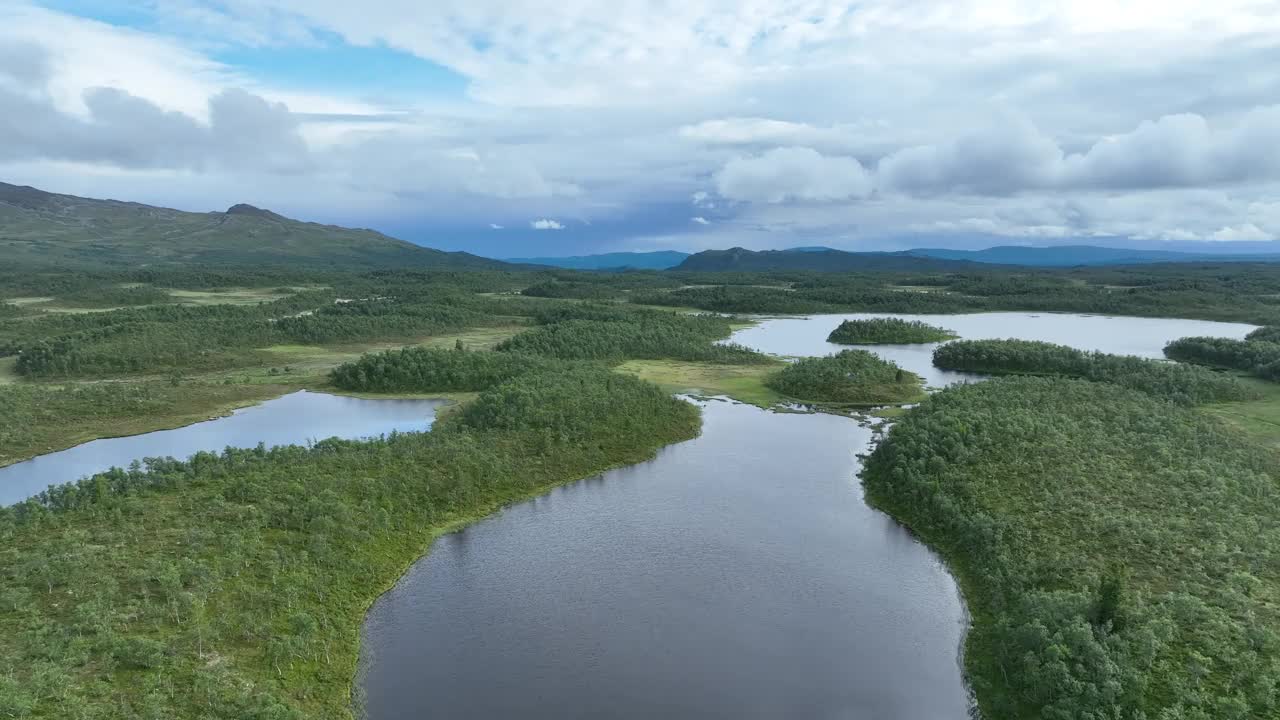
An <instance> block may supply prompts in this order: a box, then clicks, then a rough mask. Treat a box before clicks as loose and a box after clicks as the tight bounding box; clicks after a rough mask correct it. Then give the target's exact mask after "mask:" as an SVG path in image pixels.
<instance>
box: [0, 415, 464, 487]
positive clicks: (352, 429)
mask: <svg viewBox="0 0 1280 720" xmlns="http://www.w3.org/2000/svg"><path fill="white" fill-rule="evenodd" d="M441 404H442V401H439V400H366V399H363V398H353V397H344V396H341V395H328V394H324V393H313V392H307V391H305V390H303V391H300V392H295V393H291V394H289V395H285V396H283V397H279V398H276V399H274V400H268V401H267V402H264V403H262V404H260V405H254V406H252V407H246V408H241V409H239V410H236V411H235V412H233V413H231V414H230V415H227V416H226V417H221V418H216V419H214V420H207V421H205V422H199V423H195V424H194V425H187V426H185V427H180V428H176V429H173V430H160V431H157V432H150V433H144V434H142V435H130V436H127V437H119V438H104V439H102V440H93V441H91V442H87V443H84V444H82V445H77V446H75V447H72V448H68V449H66V450H63V451H61V452H54V453H49V454H47V455H40V456H39V457H36V458H33V459H31V460H27V461H25V462H20V463H14V464H13V465H9V466H7V467H3V468H0V505H11V504H13V503H15V502H20V501H22V500H25V499H26V498H28V497H31V496H32V495H36V494H38V493H40V492H41V491H43V490H44V489H45V488H47V487H49V486H50V485H59V484H62V483H66V482H72V481H75V480H78V479H80V478H82V477H86V476H89V475H93V474H95V473H99V472H102V471H104V470H108V469H110V468H112V467H128V466H129V464H130V463H132V462H133V461H135V460H142V459H143V458H149V457H175V458H179V459H184V458H187V457H190V456H191V455H194V454H195V453H197V452H200V451H202V450H205V451H220V450H222V449H224V448H227V447H238V448H246V447H256V446H257V445H258V444H259V443H262V444H264V445H267V446H268V447H270V446H273V445H300V444H305V443H307V442H311V441H315V440H323V439H325V438H330V437H340V438H348V439H353V438H362V437H376V436H378V435H385V434H388V433H391V432H393V431H394V432H413V431H419V430H426V429H427V428H429V427H431V421H432V419H434V417H435V411H436V408H438V407H440V405H441Z"/></svg>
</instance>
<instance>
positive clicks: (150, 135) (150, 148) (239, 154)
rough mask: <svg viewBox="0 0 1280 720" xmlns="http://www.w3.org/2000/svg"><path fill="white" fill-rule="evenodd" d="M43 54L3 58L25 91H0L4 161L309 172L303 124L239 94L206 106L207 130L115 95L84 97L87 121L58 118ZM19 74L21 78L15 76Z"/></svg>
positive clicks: (1, 68) (33, 51)
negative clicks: (300, 124) (42, 160)
mask: <svg viewBox="0 0 1280 720" xmlns="http://www.w3.org/2000/svg"><path fill="white" fill-rule="evenodd" d="M41 58H42V55H41V51H40V49H39V48H36V47H35V46H28V48H27V51H26V53H25V55H22V54H17V53H14V52H13V51H12V49H11V51H10V52H9V53H8V54H7V55H6V56H5V57H2V58H0V63H3V64H2V65H0V75H7V76H8V77H9V78H22V79H23V87H22V88H21V89H15V88H14V87H13V86H6V85H0V160H6V161H15V160H18V161H21V160H31V159H50V160H62V161H73V162H101V163H110V164H113V165H116V166H118V167H125V168H175V169H179V168H180V169H194V170H201V169H208V168H232V169H270V170H276V171H285V172H296V171H299V170H301V169H303V168H304V167H306V165H307V147H306V143H305V142H304V141H303V140H302V137H301V135H300V134H299V132H298V121H297V119H296V118H295V117H294V116H293V115H292V113H290V112H289V109H288V108H287V107H285V106H284V105H282V104H279V103H271V102H268V101H266V100H264V99H263V98H261V97H259V96H256V95H253V94H251V93H248V92H246V91H244V90H240V89H235V88H233V89H228V90H223V91H221V92H219V93H217V94H216V95H214V96H213V97H211V98H209V101H208V117H209V120H208V122H207V123H205V122H201V121H199V120H197V119H196V118H194V117H191V116H190V115H186V114H184V113H181V112H176V111H168V110H164V109H163V108H161V107H159V106H157V105H156V104H155V103H153V102H151V101H150V100H146V99H144V98H141V97H138V96H136V95H132V94H130V93H128V92H125V91H123V90H120V89H118V88H109V87H96V88H90V89H88V90H86V91H85V92H84V96H83V103H84V107H85V109H86V113H85V116H84V117H77V116H75V115H72V114H69V113H66V112H63V111H61V110H59V109H58V108H57V107H56V106H55V104H54V103H53V101H52V99H51V95H50V94H49V93H48V92H47V83H48V80H49V76H48V75H47V74H42V73H40V72H32V71H31V69H32V68H40V67H41V65H42V62H43V61H42V59H41ZM15 68H16V70H15Z"/></svg>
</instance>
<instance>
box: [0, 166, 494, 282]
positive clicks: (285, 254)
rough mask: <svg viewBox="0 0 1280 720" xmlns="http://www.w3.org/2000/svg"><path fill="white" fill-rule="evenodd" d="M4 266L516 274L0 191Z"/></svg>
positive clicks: (345, 239) (255, 216) (221, 215)
mask: <svg viewBox="0 0 1280 720" xmlns="http://www.w3.org/2000/svg"><path fill="white" fill-rule="evenodd" d="M0 258H4V260H5V261H6V263H9V264H12V265H59V266H63V267H68V266H70V267H104V266H128V267H139V266H158V265H183V264H196V263H199V264H206V265H253V266H259V267H261V266H288V267H294V268H299V267H306V268H324V267H333V268H344V269H346V268H424V269H425V268H433V269H434V268H443V269H486V268H487V269H513V268H512V266H511V265H508V264H506V263H503V262H500V261H498V260H490V259H488V258H482V257H478V256H476V255H471V254H469V253H463V252H442V251H440V250H432V249H430V248H425V247H421V246H419V245H415V244H413V243H410V242H406V241H404V240H397V239H395V238H392V237H388V236H386V235H383V234H382V233H379V232H375V231H373V230H353V229H350V228H344V227H338V226H335V225H319V224H316V223H308V222H301V221H299V220H291V219H289V218H286V217H284V216H282V215H277V214H276V213H273V212H271V211H270V210H263V209H261V208H256V207H254V206H252V205H245V204H240V205H233V206H231V207H230V208H229V209H228V210H227V211H226V212H207V213H195V212H184V211H182V210H171V209H169V208H161V207H153V206H151V205H142V204H140V203H132V202H121V201H118V200H93V199H89V198H82V197H76V196H74V195H59V194H56V193H50V192H45V191H43V190H37V189H36V188H33V187H27V186H20V185H9V184H6V183H0Z"/></svg>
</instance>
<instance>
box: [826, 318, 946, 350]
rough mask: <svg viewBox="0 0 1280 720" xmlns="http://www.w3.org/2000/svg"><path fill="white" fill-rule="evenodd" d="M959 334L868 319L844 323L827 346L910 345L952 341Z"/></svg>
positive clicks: (911, 322) (897, 320) (892, 320)
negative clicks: (833, 344)
mask: <svg viewBox="0 0 1280 720" xmlns="http://www.w3.org/2000/svg"><path fill="white" fill-rule="evenodd" d="M955 337H956V334H955V333H953V332H951V331H950V330H947V329H945V328H940V327H937V326H936V325H930V324H928V323H924V322H921V321H919V320H903V319H902V318H868V319H866V320H845V321H844V322H842V323H840V324H839V325H838V326H837V327H836V329H835V330H832V331H831V334H830V335H828V336H827V342H833V343H839V344H841V345H909V344H912V343H934V342H943V341H945V340H951V339H953V338H955Z"/></svg>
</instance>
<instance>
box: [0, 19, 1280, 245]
mask: <svg viewBox="0 0 1280 720" xmlns="http://www.w3.org/2000/svg"><path fill="white" fill-rule="evenodd" d="M115 5H118V6H119V7H120V8H122V9H126V10H128V11H129V12H127V13H115V14H116V15H121V16H130V17H133V16H145V17H146V18H147V22H144V23H142V24H141V25H142V26H143V27H146V28H147V30H146V31H145V32H144V31H139V30H131V29H126V28H122V27H116V26H112V25H109V24H105V23H102V22H96V21H92V20H87V19H83V18H78V17H74V16H72V15H69V14H66V13H58V12H54V11H50V10H47V9H42V8H39V7H37V6H36V5H35V4H34V3H33V2H30V1H29V0H9V1H8V2H6V3H3V7H0V179H5V180H11V181H13V180H17V181H26V182H33V183H35V182H38V183H40V184H46V185H49V186H50V187H51V189H54V190H59V189H62V190H67V191H76V192H80V193H82V194H96V195H105V194H112V195H122V194H124V192H125V191H128V190H131V191H133V192H136V193H140V194H137V195H135V196H134V197H136V199H138V200H142V201H151V202H162V203H163V202H178V199H182V200H183V202H185V203H188V206H192V205H194V206H195V207H205V205H204V203H212V202H213V200H212V199H211V198H223V197H227V196H232V197H234V198H235V199H236V200H245V201H253V200H255V199H256V200H259V201H260V204H265V203H267V202H268V201H269V202H272V203H275V202H280V199H281V198H283V201H284V202H283V204H282V205H281V206H280V209H283V210H292V211H293V212H295V213H300V214H307V213H310V212H318V213H322V214H323V213H325V212H328V211H330V210H331V209H332V208H333V206H334V202H335V198H336V199H338V201H339V202H341V199H342V198H350V199H351V200H350V202H351V203H352V204H353V205H355V206H358V207H359V208H361V212H365V211H366V210H367V212H368V213H369V217H368V218H367V219H366V220H363V221H362V224H368V225H373V226H379V222H380V221H382V220H383V219H386V218H392V219H401V218H406V217H414V218H417V219H419V220H420V221H421V222H423V223H430V222H432V221H435V220H440V219H442V218H448V219H453V220H456V219H458V218H463V219H465V221H466V223H467V226H469V227H477V226H479V227H481V228H483V227H484V224H485V221H484V220H482V221H480V222H476V220H475V218H476V217H481V218H485V219H487V218H491V217H492V218H498V219H502V220H503V222H505V223H506V224H507V226H508V227H510V228H513V230H514V229H518V227H517V226H519V227H523V225H524V222H523V221H522V220H519V218H530V217H533V218H541V220H535V221H533V223H538V222H545V223H555V224H556V226H557V228H551V227H550V226H548V227H547V228H546V229H558V228H563V227H564V226H563V225H562V224H560V223H559V221H555V220H551V219H549V218H551V217H572V218H577V219H581V220H582V221H583V222H584V223H585V222H587V221H595V220H600V219H609V220H614V221H616V222H619V223H624V224H625V223H626V222H627V221H628V219H629V218H638V219H639V220H638V221H637V223H638V224H644V225H645V227H651V226H652V225H654V224H662V223H660V222H654V221H653V215H654V214H655V213H666V215H665V217H664V218H662V221H663V222H665V227H666V229H665V230H658V231H654V230H652V229H648V230H645V232H654V233H665V235H666V236H667V237H668V238H671V237H677V236H679V233H687V234H688V236H689V237H692V238H695V240H696V242H699V243H702V242H709V243H719V242H732V241H734V240H736V239H738V238H739V237H741V238H742V239H743V242H744V243H746V242H752V241H754V239H755V238H756V236H751V235H747V236H743V233H745V232H747V230H746V228H757V229H758V231H759V232H760V233H761V235H760V236H759V238H762V239H760V240H759V242H771V241H768V240H767V239H765V238H768V237H781V236H780V235H779V234H778V233H780V232H781V231H787V232H796V233H807V234H809V235H811V236H821V237H823V238H824V243H827V242H828V240H829V242H830V243H837V242H845V243H846V244H849V245H856V243H858V242H861V241H863V240H865V239H866V238H869V237H878V238H885V237H894V236H899V235H904V234H909V233H917V234H918V233H931V234H938V235H944V234H951V235H955V236H963V235H974V234H978V235H993V236H1009V237H1027V238H1053V237H1063V238H1071V237H1075V238H1081V237H1109V236H1112V235H1126V236H1129V237H1134V238H1166V239H1196V240H1215V239H1216V240H1220V241H1231V240H1247V239H1260V238H1264V237H1275V236H1276V234H1277V232H1280V206H1278V205H1277V204H1276V203H1275V202H1274V200H1273V198H1274V197H1276V196H1277V189H1278V187H1280V150H1278V149H1277V148H1280V106H1276V105H1275V103H1276V98H1277V97H1280V70H1277V69H1276V68H1277V66H1276V63H1275V58H1276V57H1277V53H1280V40H1277V38H1280V13H1277V12H1275V7H1274V3H1273V2H1256V1H1255V0H1220V2H1215V3H1212V4H1205V3H1201V2H1193V1H1192V0H1165V1H1164V2H1160V3H1156V2H1155V0H1140V1H1138V2H1128V3H1122V4H1119V5H1117V4H1115V3H1103V2H1101V0H1080V1H1079V2H1075V3H1049V4H1046V3H1038V2H1031V1H1030V0H1012V1H1011V2H1001V3H996V4H992V3H988V2H979V0H961V1H960V2H949V1H948V2H944V1H943V0H919V2H911V3H906V2H904V1H903V0H866V1H865V2H858V3H857V4H856V5H855V4H853V3H851V2H849V1H848V0H796V1H795V2H788V3H778V2H775V1H774V0H685V1H684V2H680V3H667V2H654V3H631V4H625V3H624V4H621V5H619V4H616V3H613V4H610V3H586V2H578V1H576V0H571V1H570V2H567V3H559V4H551V5H548V4H547V3H545V2H541V1H539V0H438V2H435V3H433V4H432V8H431V10H432V11H431V12H429V13H424V12H422V11H421V5H420V3H416V2H414V1H413V0H367V1H366V2H363V3H360V4H358V5H354V4H352V3H349V2H344V1H341V0H258V1H257V2H253V3H249V2H238V1H237V2H225V1H224V0H182V1H181V2H174V3H145V4H138V3H133V2H129V1H128V0H103V1H102V2H101V3H98V4H96V6H97V7H98V8H99V9H101V10H103V11H104V12H103V14H104V15H111V14H112V13H109V12H106V11H107V10H110V9H111V8H112V7H113V6H115ZM343 43H345V44H347V45H350V46H355V47H361V48H366V49H369V50H370V51H372V52H380V51H383V50H384V49H386V48H393V49H397V50H400V51H403V52H406V53H410V54H412V55H414V56H416V57H418V58H422V59H423V60H426V61H430V62H431V63H436V64H438V65H439V66H442V67H443V68H447V70H448V71H451V72H453V73H456V75H457V80H458V83H457V87H458V88H459V89H457V90H455V91H454V92H455V93H456V95H455V96H449V97H446V98H438V97H432V98H425V97H423V96H421V95H415V94H414V92H415V91H414V89H412V88H410V89H405V88H403V87H395V86H394V84H388V86H386V87H370V88H368V89H367V90H365V89H363V88H362V89H357V90H351V89H350V88H346V89H342V90H341V91H339V89H334V88H326V85H325V82H324V80H325V78H322V77H320V78H312V79H310V81H309V82H307V83H305V84H300V85H299V86H296V87H291V86H287V83H286V84H285V86H282V85H281V84H280V81H279V80H277V81H275V82H269V81H267V80H265V79H263V78H260V77H257V76H256V75H255V72H254V68H253V67H248V66H245V67H236V66H233V65H229V64H227V63H226V62H222V61H218V60H215V59H213V58H214V57H219V58H223V57H234V56H235V55H236V53H224V52H222V51H223V50H226V49H235V48H245V47H252V48H255V52H261V53H263V54H262V57H263V58H269V57H270V52H271V50H272V49H273V48H282V49H285V50H288V49H290V48H293V47H298V46H306V47H309V48H312V49H315V48H322V47H325V46H331V45H335V44H337V45H340V44H343ZM215 51H216V52H215ZM211 53H213V54H211ZM958 59H959V60H958ZM281 173H290V177H289V178H288V181H287V182H282V181H281V179H280V178H279V177H278V175H279V174H281ZM185 188H191V190H189V191H188V190H186V189H185ZM197 189H198V190H197ZM219 202H221V201H219ZM215 206H216V205H215ZM691 215H692V216H693V217H692V218H691V217H690V216H691ZM696 218H702V219H703V220H707V218H713V219H714V221H715V222H714V224H708V225H706V226H704V224H703V223H701V222H699V221H698V220H697V219H696ZM639 221H643V222H639ZM533 223H531V224H530V228H533V227H535V225H534V224H533ZM708 223H710V221H708ZM695 226H696V227H695ZM574 227H575V229H576V228H577V227H578V225H577V223H576V222H575V223H574ZM752 232H755V231H754V230H753V231H752ZM735 233H736V234H735ZM570 234H571V233H567V232H566V233H564V234H563V235H564V236H568V235H570ZM492 235H494V236H495V237H499V236H504V235H506V233H493V234H492ZM547 237H559V236H553V235H548V236H547ZM679 237H683V236H679ZM796 240H797V241H798V243H797V244H807V239H806V238H805V237H797V238H796ZM672 242H675V241H674V240H672ZM772 242H776V243H777V244H785V242H786V241H784V240H780V239H779V240H775V241H772ZM886 242H887V241H886Z"/></svg>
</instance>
